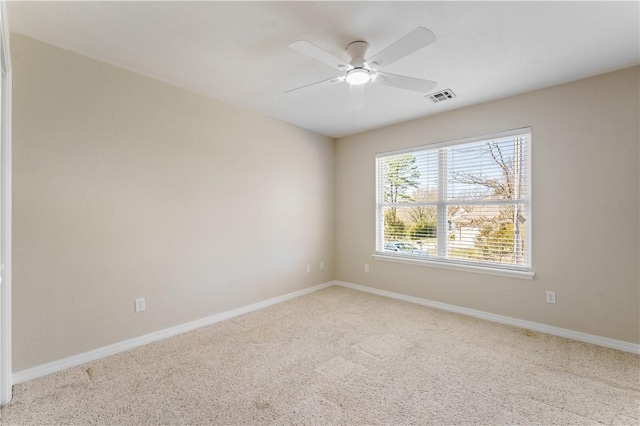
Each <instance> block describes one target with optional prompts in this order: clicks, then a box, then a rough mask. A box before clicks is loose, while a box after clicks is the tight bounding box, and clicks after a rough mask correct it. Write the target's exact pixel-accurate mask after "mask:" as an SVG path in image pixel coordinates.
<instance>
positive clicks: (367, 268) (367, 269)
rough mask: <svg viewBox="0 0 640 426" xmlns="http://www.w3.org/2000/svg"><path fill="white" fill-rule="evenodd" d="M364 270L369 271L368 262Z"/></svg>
mask: <svg viewBox="0 0 640 426" xmlns="http://www.w3.org/2000/svg"><path fill="white" fill-rule="evenodd" d="M364 271H365V272H369V264H368V263H365V264H364Z"/></svg>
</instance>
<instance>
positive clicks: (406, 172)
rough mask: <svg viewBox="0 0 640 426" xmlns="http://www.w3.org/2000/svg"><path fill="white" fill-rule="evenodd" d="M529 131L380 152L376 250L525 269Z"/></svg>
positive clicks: (528, 219)
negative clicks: (399, 150)
mask: <svg viewBox="0 0 640 426" xmlns="http://www.w3.org/2000/svg"><path fill="white" fill-rule="evenodd" d="M530 143H531V131H530V129H519V130H516V131H510V132H504V133H501V134H499V135H492V136H486V137H481V138H473V139H465V140H463V141H453V142H447V143H443V144H438V145H431V146H423V147H419V148H414V149H411V150H405V151H401V152H391V153H384V154H379V155H378V156H377V157H376V162H377V168H376V170H377V179H376V180H377V203H376V204H377V207H376V216H377V235H376V254H377V255H383V256H384V257H387V256H390V257H394V258H399V259H412V260H415V261H419V262H425V263H432V264H441V265H445V266H446V265H449V266H452V267H454V266H456V265H459V266H461V267H465V266H471V267H474V266H475V267H481V268H487V267H488V268H492V269H496V270H513V271H525V272H529V271H530V270H531V260H530V253H531V250H530V245H531V214H530V211H531V202H530V182H531V177H530V167H529V165H530V163H529V149H530Z"/></svg>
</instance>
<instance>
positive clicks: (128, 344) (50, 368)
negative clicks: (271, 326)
mask: <svg viewBox="0 0 640 426" xmlns="http://www.w3.org/2000/svg"><path fill="white" fill-rule="evenodd" d="M333 285H335V282H333V281H330V282H326V283H323V284H318V285H315V286H313V287H309V288H305V289H302V290H298V291H294V292H293V293H287V294H285V295H282V296H278V297H274V298H272V299H268V300H264V301H262V302H257V303H253V304H251V305H247V306H243V307H240V308H237V309H232V310H230V311H227V312H222V313H220V314H216V315H212V316H210V317H206V318H202V319H199V320H196V321H191V322H188V323H185V324H181V325H177V326H175V327H171V328H167V329H164V330H160V331H156V332H153V333H150V334H145V335H144V336H140V337H134V338H133V339H128V340H124V341H122V342H118V343H115V344H113V345H109V346H104V347H102V348H98V349H94V350H92V351H89V352H84V353H81V354H78V355H74V356H70V357H68V358H64V359H60V360H57V361H52V362H48V363H46V364H42V365H38V366H36V367H33V368H29V369H26V370H22V371H18V372H16V373H13V374H12V376H11V378H12V380H13V384H18V383H22V382H27V381H29V380H33V379H37V378H38V377H43V376H46V375H49V374H52V373H56V372H58V371H62V370H66V369H67V368H71V367H76V366H78V365H82V364H84V363H87V362H90V361H95V360H97V359H100V358H104V357H106V356H109V355H114V354H117V353H120V352H124V351H128V350H130V349H133V348H137V347H138V346H142V345H146V344H148V343H151V342H155V341H157V340H162V339H166V338H167V337H171V336H175V335H177V334H181V333H185V332H187V331H191V330H195V329H197V328H200V327H204V326H207V325H211V324H215V323H217V322H220V321H225V320H228V319H231V318H234V317H237V316H240V315H243V314H246V313H249V312H252V311H256V310H258V309H262V308H266V307H268V306H271V305H275V304H278V303H281V302H284V301H286V300H289V299H293V298H296V297H300V296H304V295H305V294H309V293H313V292H316V291H318V290H322V289H324V288H327V287H331V286H333Z"/></svg>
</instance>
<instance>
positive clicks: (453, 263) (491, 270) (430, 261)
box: [372, 127, 535, 279]
mask: <svg viewBox="0 0 640 426" xmlns="http://www.w3.org/2000/svg"><path fill="white" fill-rule="evenodd" d="M522 134H527V135H528V140H527V143H526V146H525V151H524V153H525V155H526V158H527V161H526V164H525V165H524V167H525V175H526V177H527V180H526V193H527V195H528V197H527V198H526V199H525V200H526V202H525V206H526V207H525V211H526V218H527V221H526V224H525V232H526V235H527V238H526V240H525V251H526V253H527V260H528V264H527V265H523V266H519V265H500V264H496V263H490V262H486V263H485V262H482V261H472V260H464V259H456V258H449V257H446V256H442V254H443V253H445V251H446V243H445V244H441V241H440V238H442V237H438V244H437V251H438V256H437V257H436V256H433V257H429V258H426V259H425V258H423V257H418V256H412V255H408V254H395V253H390V252H387V251H383V250H384V219H381V218H382V217H383V214H382V213H383V204H385V203H384V188H383V187H384V184H383V182H382V179H381V178H380V176H379V173H380V168H379V166H378V161H379V159H380V158H385V157H391V156H396V155H402V154H413V153H416V152H420V151H436V152H437V155H438V156H439V157H440V155H441V153H442V151H439V150H440V149H442V148H448V147H451V146H456V145H464V144H470V143H475V142H482V141H490V140H492V139H501V138H507V137H510V136H517V135H522ZM532 134H533V132H532V129H531V127H523V128H518V129H513V130H507V131H503V132H498V133H492V134H487V135H482V136H474V137H468V138H463V139H455V140H451V141H445V142H438V143H433V144H425V145H420V146H415V147H411V148H405V149H400V150H394V151H386V152H381V153H377V154H376V155H375V191H376V192H375V215H376V218H375V228H376V229H375V250H374V253H373V254H372V257H373V258H374V259H376V260H383V261H390V262H399V263H405V264H412V265H420V266H428V267H436V268H442V269H453V270H461V271H468V272H476V273H482V274H491V275H498V276H507V277H515V278H523V279H533V277H534V275H535V273H534V272H533V255H532V251H531V248H532V240H533V238H532V237H533V235H532V232H531V231H532V222H533V221H532V205H533V200H532V191H531V188H532V174H531V146H532V139H533V136H532ZM440 161H441V158H439V163H440ZM446 173H447V169H446V168H442V167H438V200H437V201H434V202H428V203H416V204H412V203H407V206H416V205H427V204H429V205H433V206H438V207H440V208H438V209H437V215H438V216H437V225H436V226H437V230H438V235H440V236H441V235H445V234H446V231H447V208H446V206H447V205H449V203H450V202H449V201H447V200H446V199H445V198H446V197H445V196H444V195H445V194H446V192H445V191H446V182H447V180H446ZM443 178H444V180H443ZM443 182H444V185H443V184H442V183H443ZM502 203H504V204H512V203H513V204H517V203H516V202H515V201H509V202H505V201H499V200H495V202H491V203H487V204H502ZM443 232H445V233H444V234H443ZM445 255H446V253H445Z"/></svg>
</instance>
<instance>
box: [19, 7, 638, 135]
mask: <svg viewBox="0 0 640 426" xmlns="http://www.w3.org/2000/svg"><path fill="white" fill-rule="evenodd" d="M8 13H9V24H10V29H11V31H14V32H17V33H20V34H24V35H26V36H29V37H32V38H35V39H37V40H41V41H44V42H46V43H49V44H52V45H55V46H58V47H61V48H64V49H68V50H71V51H74V52H77V53H80V54H82V55H85V56H88V57H90V58H94V59H97V60H100V61H104V62H108V63H110V64H113V65H116V66H118V67H121V68H125V69H128V70H131V71H134V72H137V73H140V74H143V75H146V76H149V77H152V78H155V79H158V80H161V81H164V82H167V83H170V84H173V85H175V86H178V87H181V88H184V89H186V90H189V91H192V92H196V93H200V94H202V95H205V96H209V97H211V98H215V99H219V100H223V101H225V102H228V103H231V104H234V105H237V106H240V107H243V108H246V109H249V110H253V111H256V112H259V113H261V114H264V115H268V116H271V117H274V118H277V119H279V120H282V121H285V122H289V123H292V124H295V125H298V126H300V127H304V128H307V129H310V130H313V131H316V132H318V133H322V134H325V135H328V136H331V137H341V136H345V135H350V134H354V133H358V132H362V131H365V130H369V129H374V128H378V127H382V126H385V125H389V124H393V123H398V122H402V121H406V120H410V119H413V118H418V117H423V116H427V115H431V114H437V113H440V112H443V111H447V110H450V109H456V108H460V107H463V106H468V105H473V104H477V103H480V102H485V101H489V100H493V99H497V98H501V97H505V96H510V95H514V94H518V93H523V92H527V91H531V90H535V89H539V88H544V87H549V86H553V85H556V84H561V83H565V82H568V81H573V80H577V79H580V78H584V77H589V76H593V75H597V74H602V73H605V72H609V71H613V70H617V69H622V68H627V67H630V66H633V65H637V64H638V63H640V3H638V2H635V1H632V2H432V1H429V2H267V1H265V2H54V1H48V2H9V6H8ZM418 26H424V27H426V28H429V29H430V30H431V31H433V32H434V33H435V34H436V36H437V37H438V40H437V41H436V42H435V43H433V44H432V45H430V46H428V47H426V48H424V49H422V50H419V51H418V52H416V53H414V54H412V55H410V56H408V57H406V58H404V59H402V60H400V61H398V62H396V63H394V64H393V65H391V66H389V67H388V68H387V69H385V71H388V72H390V73H395V74H404V75H408V76H411V77H417V78H422V79H428V80H435V81H437V82H438V85H437V86H436V88H435V89H434V91H439V90H443V89H451V90H453V92H455V94H456V95H457V97H456V98H454V99H452V100H449V101H446V102H442V103H438V104H433V103H432V102H431V101H430V100H429V99H428V98H427V97H425V96H424V95H423V94H420V93H415V92H410V91H406V90H401V89H394V88H390V87H386V86H381V85H367V86H365V87H358V88H351V87H350V86H348V85H347V84H340V85H335V86H330V87H326V88H318V89H308V90H305V91H298V92H294V93H291V94H283V92H284V91H285V90H287V89H290V88H293V87H297V86H302V85H305V84H309V83H313V82H315V81H319V80H322V79H327V78H331V77H333V76H336V75H337V74H338V73H337V72H336V71H335V70H333V69H331V68H330V67H328V66H326V65H324V64H322V63H320V62H317V61H314V60H312V59H310V58H307V57H305V56H302V55H301V54H299V53H297V52H295V51H293V50H292V49H289V48H288V45H289V44H290V43H292V42H294V41H297V40H308V41H310V42H312V43H314V44H316V45H318V46H320V47H321V48H323V49H325V50H328V51H330V52H332V53H334V54H335V55H337V56H341V57H343V58H344V59H345V60H348V58H347V56H346V53H345V52H344V49H345V46H346V45H347V44H348V43H349V42H351V41H354V40H365V41H367V42H368V43H369V44H370V49H369V55H368V56H371V55H373V54H375V53H377V52H378V51H380V50H382V49H383V48H385V47H387V46H388V45H389V44H391V43H393V42H394V41H396V40H397V39H399V38H400V37H402V36H404V35H405V34H407V33H409V32H410V31H412V30H413V29H415V28H416V27H418Z"/></svg>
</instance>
